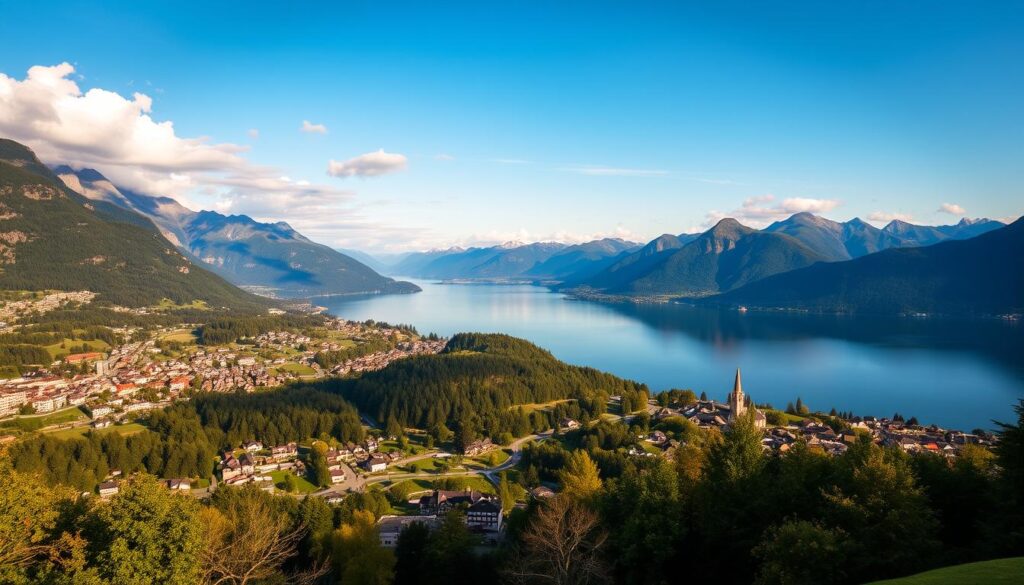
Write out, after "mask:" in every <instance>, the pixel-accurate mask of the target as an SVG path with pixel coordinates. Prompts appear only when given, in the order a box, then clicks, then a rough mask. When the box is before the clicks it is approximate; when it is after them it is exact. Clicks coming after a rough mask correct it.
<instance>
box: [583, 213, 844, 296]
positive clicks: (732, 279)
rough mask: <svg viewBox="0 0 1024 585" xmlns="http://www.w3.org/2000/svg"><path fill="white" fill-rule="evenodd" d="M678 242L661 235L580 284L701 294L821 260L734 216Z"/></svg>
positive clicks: (607, 290)
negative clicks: (746, 224)
mask: <svg viewBox="0 0 1024 585" xmlns="http://www.w3.org/2000/svg"><path fill="white" fill-rule="evenodd" d="M681 243H682V239H679V238H675V239H673V238H672V237H671V236H662V237H661V238H658V239H657V240H654V241H653V242H651V243H650V244H648V245H647V246H644V248H642V249H641V250H640V251H639V252H637V253H635V254H632V255H631V256H629V257H627V258H625V259H623V260H622V261H620V262H619V263H617V264H615V265H613V266H611V267H610V268H608V269H607V270H605V271H602V272H601V273H599V274H597V275H596V276H594V278H592V279H589V280H584V281H582V282H581V283H580V284H581V285H583V286H587V287H589V288H592V289H596V290H598V291H601V292H604V293H608V294H621V295H680V296H704V295H709V294H714V293H717V292H721V291H727V290H731V289H733V288H736V287H738V286H742V285H744V284H747V283H749V282H754V281H756V280H759V279H761V278H764V277H766V276H770V275H772V274H778V273H779V272H786V271H788V270H793V269H795V268H802V267H804V266H809V265H811V264H813V263H815V262H820V261H823V260H826V259H827V257H826V256H825V255H823V254H819V253H818V252H815V251H814V250H812V249H811V248H809V247H807V246H806V245H804V244H803V243H801V242H800V241H799V240H797V239H796V238H793V237H791V236H788V235H785V234H781V233H772V232H760V231H757V230H755V229H753V228H749V227H746V226H744V225H741V224H740V223H739V222H738V221H736V220H735V219H723V220H722V221H720V222H718V224H717V225H715V227H713V228H711V229H710V230H708V231H706V232H704V233H703V234H700V235H699V236H697V237H696V238H695V239H693V240H692V241H689V242H688V243H685V244H682V245H681V246H680V245H679V244H681Z"/></svg>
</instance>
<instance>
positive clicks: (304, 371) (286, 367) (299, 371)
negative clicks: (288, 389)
mask: <svg viewBox="0 0 1024 585" xmlns="http://www.w3.org/2000/svg"><path fill="white" fill-rule="evenodd" d="M274 368H275V369H276V370H278V371H281V372H288V373H290V374H295V375H296V376H312V375H314V374H316V372H315V371H314V370H313V368H311V367H309V366H307V365H306V364H281V365H279V366H274Z"/></svg>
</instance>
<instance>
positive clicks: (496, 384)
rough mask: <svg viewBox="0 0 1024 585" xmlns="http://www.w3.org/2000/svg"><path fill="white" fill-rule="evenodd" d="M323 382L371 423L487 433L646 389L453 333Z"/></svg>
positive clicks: (545, 355)
mask: <svg viewBox="0 0 1024 585" xmlns="http://www.w3.org/2000/svg"><path fill="white" fill-rule="evenodd" d="M324 384H326V385H327V387H329V388H331V389H333V390H334V391H336V392H339V393H340V394H341V395H342V396H343V397H345V398H346V399H347V400H349V401H350V402H352V403H354V404H355V405H356V406H357V407H358V408H359V409H360V410H361V411H363V412H367V413H369V414H370V415H371V416H373V417H374V418H376V419H377V420H379V421H386V420H387V419H388V418H389V417H395V419H396V420H397V421H398V422H399V423H401V424H402V425H403V426H409V427H416V428H422V429H433V428H435V427H436V426H437V425H438V424H446V425H447V426H448V427H449V428H452V429H454V430H457V427H459V426H460V425H461V426H465V425H471V426H472V427H473V428H474V429H475V431H476V432H479V433H483V434H484V435H487V436H491V437H497V436H498V435H499V434H501V433H505V432H508V433H511V434H513V435H515V436H522V435H525V434H528V433H529V432H530V431H531V430H533V431H538V430H545V429H547V428H548V427H549V426H550V424H551V422H552V421H551V417H554V416H560V415H565V414H568V415H571V416H574V417H579V416H581V414H583V413H587V414H588V416H595V415H596V414H599V413H601V412H604V408H605V403H606V402H607V400H608V397H609V396H612V395H624V396H627V397H631V399H633V400H634V403H636V404H640V403H642V402H643V401H646V392H647V388H646V386H643V385H641V384H637V383H635V382H630V381H627V380H623V379H621V378H617V377H615V376H612V375H611V374H605V373H603V372H599V371H598V370H595V369H593V368H582V367H578V366H571V365H568V364H566V363H564V362H560V361H558V360H557V359H555V358H554V357H553V356H552V355H551V354H550V353H549V352H547V351H545V350H543V349H540V348H539V347H537V346H535V345H533V344H531V343H529V342H527V341H523V340H521V339H516V338H514V337H510V336H507V335H497V334H477V333H460V334H458V335H455V336H454V337H452V339H451V341H449V343H448V345H447V346H446V347H445V349H444V351H443V352H442V353H440V354H437V355H427V356H418V357H413V358H409V359H404V360H399V361H397V362H394V363H392V364H391V365H389V366H388V367H387V368H385V369H383V370H380V371H376V372H368V373H365V374H363V375H362V376H361V377H360V378H356V379H344V380H341V379H339V380H331V381H328V382H325V383H324ZM641 394H642V395H643V396H642V397H641ZM563 399H576V400H577V401H578V402H573V403H570V404H569V405H560V406H559V409H554V410H552V411H551V412H549V413H548V416H547V417H542V418H538V416H540V415H534V416H533V417H532V418H530V417H526V418H525V420H524V416H523V413H521V412H519V410H518V409H516V408H514V407H515V406H516V405H524V404H537V403H547V402H551V401H555V400H563ZM564 409H569V410H564Z"/></svg>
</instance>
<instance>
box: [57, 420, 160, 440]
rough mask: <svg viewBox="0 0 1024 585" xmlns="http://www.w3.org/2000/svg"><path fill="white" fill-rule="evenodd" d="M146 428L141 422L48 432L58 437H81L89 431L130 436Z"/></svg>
mask: <svg viewBox="0 0 1024 585" xmlns="http://www.w3.org/2000/svg"><path fill="white" fill-rule="evenodd" d="M144 430H146V427H144V426H142V425H140V424H139V423H128V424H124V425H114V426H110V427H107V428H105V429H94V428H92V427H89V426H83V427H75V428H73V429H62V430H59V431H53V432H52V433H48V434H49V435H50V436H51V437H55V438H57V439H78V438H80V437H83V436H85V433H87V432H89V431H93V432H95V433H96V434H98V435H105V434H107V433H117V434H119V435H122V436H128V435H134V434H136V433H141V432H142V431H144Z"/></svg>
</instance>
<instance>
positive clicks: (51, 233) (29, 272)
mask: <svg viewBox="0 0 1024 585" xmlns="http://www.w3.org/2000/svg"><path fill="white" fill-rule="evenodd" d="M86 176H87V177H88V178H94V177H92V175H86ZM96 188H97V189H105V188H106V187H105V186H104V185H97V187H96ZM116 199H117V198H116V197H114V196H113V195H111V196H110V198H108V197H107V196H102V197H97V198H96V199H91V198H87V197H84V196H82V195H80V194H78V193H76V192H75V191H73V190H71V189H69V188H67V187H66V186H65V185H64V183H62V182H61V180H60V179H59V178H58V177H57V176H56V175H55V174H54V173H53V172H51V171H50V169H48V168H47V167H46V166H45V165H43V164H42V163H41V162H40V161H39V159H38V158H36V156H35V154H34V153H33V152H32V151H31V150H30V149H29V148H27V147H25V146H24V145H21V144H19V143H17V142H14V141H11V140H4V139H0V235H2V236H3V237H0V288H3V289H20V290H44V289H57V290H90V291H93V292H96V293H98V294H99V299H98V300H99V301H106V302H111V303H115V304H120V305H127V306H145V305H153V304H156V303H158V302H160V300H161V299H164V298H168V299H171V300H172V301H175V302H178V303H181V304H188V303H191V302H193V301H195V300H203V301H206V302H207V303H208V304H209V305H211V306H216V307H229V308H233V309H241V310H258V311H262V310H265V308H266V307H267V305H268V302H267V300H266V299H261V298H259V297H256V296H254V295H251V294H249V293H247V292H245V291H243V290H241V289H239V288H237V287H235V286H233V285H232V284H230V283H228V282H226V281H225V280H224V279H222V278H221V277H219V276H217V275H215V274H213V273H211V272H208V271H207V270H205V269H203V268H202V267H201V266H200V265H196V264H194V263H193V262H192V261H191V260H190V259H189V258H188V257H186V256H185V255H184V254H182V253H181V252H180V251H179V250H177V249H175V247H174V246H173V245H172V244H171V243H170V242H168V241H167V240H166V239H165V238H163V237H161V234H160V233H159V232H158V231H157V229H156V227H155V226H154V225H153V222H152V221H151V220H149V219H148V218H146V217H143V216H142V215H139V214H138V213H136V212H134V211H132V210H130V209H127V208H125V207H123V206H122V205H121V204H120V203H121V202H120V201H118V202H117V203H115V200H116Z"/></svg>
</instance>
